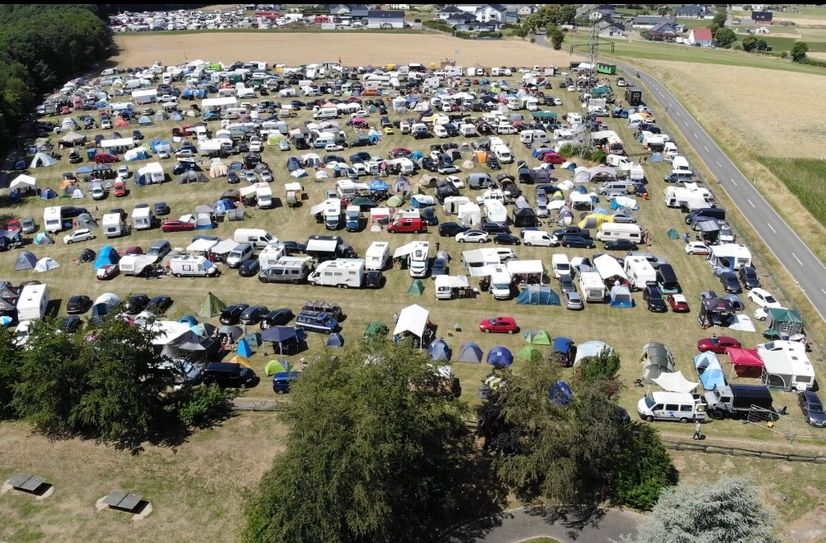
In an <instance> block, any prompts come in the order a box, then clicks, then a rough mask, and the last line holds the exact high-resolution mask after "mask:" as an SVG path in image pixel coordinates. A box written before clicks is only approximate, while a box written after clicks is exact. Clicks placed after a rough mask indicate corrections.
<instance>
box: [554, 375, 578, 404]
mask: <svg viewBox="0 0 826 543" xmlns="http://www.w3.org/2000/svg"><path fill="white" fill-rule="evenodd" d="M548 399H550V400H551V402H553V403H555V404H556V405H559V406H561V407H565V406H567V405H570V404H571V402H572V401H573V400H574V391H573V390H571V385H569V384H568V383H567V381H557V382H556V383H554V384H553V385H551V388H549V389H548Z"/></svg>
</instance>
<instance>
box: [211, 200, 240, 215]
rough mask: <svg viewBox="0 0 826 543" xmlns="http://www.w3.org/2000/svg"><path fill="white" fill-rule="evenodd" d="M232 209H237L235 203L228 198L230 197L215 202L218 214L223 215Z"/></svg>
mask: <svg viewBox="0 0 826 543" xmlns="http://www.w3.org/2000/svg"><path fill="white" fill-rule="evenodd" d="M231 209H235V204H234V203H233V202H232V200H228V199H227V200H223V199H222V200H218V201H217V202H215V213H216V214H219V215H223V214H224V213H226V212H227V211H230V210H231Z"/></svg>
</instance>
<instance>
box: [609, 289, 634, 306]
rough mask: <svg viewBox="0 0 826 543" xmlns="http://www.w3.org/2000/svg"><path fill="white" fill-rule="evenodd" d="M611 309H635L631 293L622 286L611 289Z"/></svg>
mask: <svg viewBox="0 0 826 543" xmlns="http://www.w3.org/2000/svg"><path fill="white" fill-rule="evenodd" d="M610 305H611V307H620V308H629V307H634V299H633V298H631V291H630V290H628V288H627V287H624V286H622V285H614V286H613V287H611V303H610Z"/></svg>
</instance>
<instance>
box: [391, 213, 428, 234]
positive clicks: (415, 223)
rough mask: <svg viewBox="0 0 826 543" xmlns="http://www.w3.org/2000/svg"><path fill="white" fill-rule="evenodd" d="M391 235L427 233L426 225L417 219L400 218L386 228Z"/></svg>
mask: <svg viewBox="0 0 826 543" xmlns="http://www.w3.org/2000/svg"><path fill="white" fill-rule="evenodd" d="M387 231H388V232H390V233H392V234H397V233H403V234H423V233H425V232H427V223H426V222H425V221H424V220H423V219H420V218H418V217H410V218H408V217H401V218H399V219H396V220H395V221H394V222H393V223H391V224H389V225H388V226H387Z"/></svg>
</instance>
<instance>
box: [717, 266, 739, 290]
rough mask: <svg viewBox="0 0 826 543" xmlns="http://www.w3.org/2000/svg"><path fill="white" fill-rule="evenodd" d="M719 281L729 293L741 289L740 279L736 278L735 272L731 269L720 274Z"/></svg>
mask: <svg viewBox="0 0 826 543" xmlns="http://www.w3.org/2000/svg"><path fill="white" fill-rule="evenodd" d="M720 283H722V284H723V289H724V290H725V291H726V292H728V293H729V294H740V293H741V292H743V289H742V288H741V287H740V281H738V280H737V274H736V273H734V272H731V271H728V272H723V273H721V274H720Z"/></svg>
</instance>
